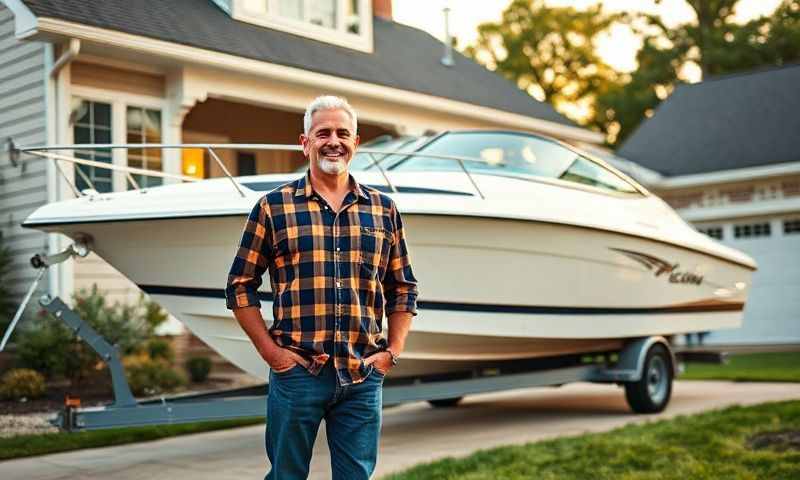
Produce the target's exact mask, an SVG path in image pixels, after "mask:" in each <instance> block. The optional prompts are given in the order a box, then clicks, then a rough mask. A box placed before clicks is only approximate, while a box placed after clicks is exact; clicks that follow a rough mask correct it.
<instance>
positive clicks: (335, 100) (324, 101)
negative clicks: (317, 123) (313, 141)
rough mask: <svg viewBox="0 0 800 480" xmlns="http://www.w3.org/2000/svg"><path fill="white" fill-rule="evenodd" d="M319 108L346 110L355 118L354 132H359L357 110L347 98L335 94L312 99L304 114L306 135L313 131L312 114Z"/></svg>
mask: <svg viewBox="0 0 800 480" xmlns="http://www.w3.org/2000/svg"><path fill="white" fill-rule="evenodd" d="M319 110H344V111H345V112H346V113H347V114H348V115H350V118H351V119H352V120H353V133H354V134H355V133H357V132H358V117H357V116H356V111H355V110H353V107H351V106H350V104H349V103H347V100H346V99H344V98H341V97H335V96H333V95H322V96H320V97H317V98H315V99H314V100H312V101H311V103H309V104H308V107H306V113H305V115H303V132H305V134H306V135H308V133H309V132H310V131H311V116H312V115H314V112H317V111H319Z"/></svg>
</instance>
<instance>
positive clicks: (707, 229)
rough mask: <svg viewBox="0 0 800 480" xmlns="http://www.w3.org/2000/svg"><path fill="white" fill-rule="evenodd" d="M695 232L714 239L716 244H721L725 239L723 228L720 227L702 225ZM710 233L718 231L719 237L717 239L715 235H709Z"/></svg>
mask: <svg viewBox="0 0 800 480" xmlns="http://www.w3.org/2000/svg"><path fill="white" fill-rule="evenodd" d="M697 231H698V232H700V233H702V234H703V235H705V236H707V237H708V238H711V239H714V240H716V241H718V242H721V241H723V240H724V239H725V228H724V227H723V226H722V225H703V226H700V227H697ZM711 231H718V232H719V236H718V237H717V236H715V235H711V234H710V233H709V232H711Z"/></svg>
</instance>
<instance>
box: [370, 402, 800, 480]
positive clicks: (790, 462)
mask: <svg viewBox="0 0 800 480" xmlns="http://www.w3.org/2000/svg"><path fill="white" fill-rule="evenodd" d="M789 429H794V430H800V401H791V402H781V403H769V404H763V405H757V406H754V407H731V408H727V409H725V410H720V411H714V412H709V413H704V414H700V415H695V416H690V417H678V418H676V419H673V420H665V421H660V422H656V423H647V424H641V425H630V426H626V427H623V428H620V429H617V430H613V431H611V432H607V433H599V434H587V435H582V436H579V437H571V438H559V439H555V440H548V441H543V442H538V443H532V444H527V445H521V446H509V447H500V448H495V449H492V450H482V451H479V452H477V453H475V454H472V455H470V456H469V457H466V458H463V459H452V458H448V459H445V460H441V461H437V462H434V463H430V464H425V465H420V466H417V467H414V468H412V469H410V470H407V471H406V472H403V473H399V474H395V475H390V476H388V477H384V480H426V479H437V480H447V479H452V480H455V479H458V480H480V479H486V480H489V479H492V480H494V479H503V480H521V479H536V480H548V479H551V480H555V479H558V480H570V479H593V480H602V479H615V480H616V479H619V480H656V479H659V480H661V479H680V480H687V479H692V480H704V479H720V478H724V479H734V480H735V479H742V480H745V479H782V480H783V479H789V478H800V451H798V450H787V451H784V452H780V451H777V450H770V449H764V450H753V449H751V448H749V447H748V446H747V438H748V437H750V436H751V435H753V434H756V433H760V432H765V431H780V430H789ZM421 441H424V439H423V440H421Z"/></svg>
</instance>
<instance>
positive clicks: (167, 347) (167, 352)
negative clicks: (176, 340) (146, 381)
mask: <svg viewBox="0 0 800 480" xmlns="http://www.w3.org/2000/svg"><path fill="white" fill-rule="evenodd" d="M147 355H148V356H149V357H150V359H152V360H165V361H166V362H168V363H170V364H171V363H172V362H173V361H175V352H174V350H173V349H172V344H171V343H170V342H169V341H167V340H164V339H162V338H154V339H152V340H150V341H149V342H147Z"/></svg>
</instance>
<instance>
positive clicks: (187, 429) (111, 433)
mask: <svg viewBox="0 0 800 480" xmlns="http://www.w3.org/2000/svg"><path fill="white" fill-rule="evenodd" d="M255 424H262V425H263V424H264V417H253V418H241V419H236V420H221V421H216V422H197V423H184V424H179V425H155V426H146V427H129V428H112V429H107V430H93V431H85V432H75V433H67V432H59V433H50V434H47V433H45V434H37V435H19V436H16V437H11V438H0V460H8V459H11V458H21V457H30V456H34V455H46V454H49V453H57V452H66V451H69V450H79V449H82V448H97V447H110V446H114V445H123V444H126V443H134V442H146V441H150V440H158V439H161V438H167V437H174V436H177V435H187V434H190V433H200V432H210V431H212V430H222V429H226V428H235V427H243V426H246V425H255Z"/></svg>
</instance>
